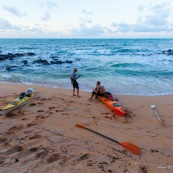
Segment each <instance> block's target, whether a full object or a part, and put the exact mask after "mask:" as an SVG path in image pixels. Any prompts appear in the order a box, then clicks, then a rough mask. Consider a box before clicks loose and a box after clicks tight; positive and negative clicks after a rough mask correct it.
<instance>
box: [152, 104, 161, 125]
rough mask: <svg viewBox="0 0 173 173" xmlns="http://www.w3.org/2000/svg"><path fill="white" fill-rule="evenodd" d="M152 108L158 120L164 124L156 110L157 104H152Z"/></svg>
mask: <svg viewBox="0 0 173 173" xmlns="http://www.w3.org/2000/svg"><path fill="white" fill-rule="evenodd" d="M151 108H152V109H153V110H154V112H155V114H156V116H157V118H158V120H159V121H160V122H161V123H162V124H163V122H162V120H161V119H160V117H159V114H158V113H157V111H156V106H155V105H151Z"/></svg>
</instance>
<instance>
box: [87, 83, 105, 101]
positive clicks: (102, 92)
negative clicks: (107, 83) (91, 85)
mask: <svg viewBox="0 0 173 173" xmlns="http://www.w3.org/2000/svg"><path fill="white" fill-rule="evenodd" d="M100 84H101V83H100V81H97V83H96V88H95V89H94V90H93V92H92V94H91V98H89V100H92V99H93V97H94V96H95V98H97V97H98V96H104V95H105V93H106V91H105V89H104V87H103V86H101V85H100Z"/></svg>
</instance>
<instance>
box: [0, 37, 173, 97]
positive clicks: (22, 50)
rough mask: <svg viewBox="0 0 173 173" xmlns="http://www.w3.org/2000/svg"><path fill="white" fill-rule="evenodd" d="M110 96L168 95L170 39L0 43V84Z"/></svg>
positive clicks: (172, 60)
mask: <svg viewBox="0 0 173 173" xmlns="http://www.w3.org/2000/svg"><path fill="white" fill-rule="evenodd" d="M74 68H78V73H77V74H79V75H80V78H79V79H78V83H79V86H80V89H81V90H85V91H91V90H93V88H94V87H95V83H96V82H97V81H101V84H102V85H103V86H104V87H105V88H106V90H107V91H110V92H112V93H114V94H121V95H167V94H173V39H0V81H1V82H21V83H25V84H37V85H41V86H48V87H53V88H67V89H71V88H72V85H71V82H70V79H69V76H70V73H71V72H72V71H73V69H74Z"/></svg>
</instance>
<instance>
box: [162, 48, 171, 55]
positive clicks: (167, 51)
mask: <svg viewBox="0 0 173 173" xmlns="http://www.w3.org/2000/svg"><path fill="white" fill-rule="evenodd" d="M162 54H163V55H167V56H170V55H173V50H172V49H168V50H164V51H162Z"/></svg>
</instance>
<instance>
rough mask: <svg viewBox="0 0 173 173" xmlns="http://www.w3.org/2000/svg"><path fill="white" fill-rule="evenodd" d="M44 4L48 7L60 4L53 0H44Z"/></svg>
mask: <svg viewBox="0 0 173 173" xmlns="http://www.w3.org/2000/svg"><path fill="white" fill-rule="evenodd" d="M42 5H43V6H46V7H47V8H48V9H50V8H55V7H58V4H57V3H56V2H55V1H52V0H44V1H43V2H42Z"/></svg>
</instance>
